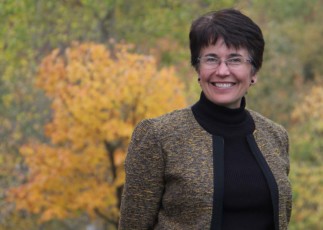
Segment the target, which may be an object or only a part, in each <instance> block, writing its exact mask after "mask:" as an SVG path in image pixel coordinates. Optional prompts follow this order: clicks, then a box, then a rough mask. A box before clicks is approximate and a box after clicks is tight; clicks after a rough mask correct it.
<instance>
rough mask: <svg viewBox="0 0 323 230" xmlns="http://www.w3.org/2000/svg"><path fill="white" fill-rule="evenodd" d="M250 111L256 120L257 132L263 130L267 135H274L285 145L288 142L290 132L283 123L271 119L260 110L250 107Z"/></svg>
mask: <svg viewBox="0 0 323 230" xmlns="http://www.w3.org/2000/svg"><path fill="white" fill-rule="evenodd" d="M248 111H249V113H250V115H251V117H252V118H253V120H254V122H255V126H256V132H261V133H263V134H264V135H265V136H266V137H273V138H275V139H276V140H279V141H280V143H281V144H283V145H285V144H288V133H287V130H286V129H285V128H284V127H283V126H282V125H280V124H278V123H276V122H274V121H272V120H270V119H269V118H267V117H265V116H263V115H261V114H260V113H258V112H255V111H253V110H249V109H248Z"/></svg>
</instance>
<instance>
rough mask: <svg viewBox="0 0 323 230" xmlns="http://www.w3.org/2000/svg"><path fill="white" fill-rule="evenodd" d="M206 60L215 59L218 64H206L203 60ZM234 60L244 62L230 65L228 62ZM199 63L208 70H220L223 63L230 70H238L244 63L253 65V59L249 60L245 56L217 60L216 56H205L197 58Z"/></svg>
mask: <svg viewBox="0 0 323 230" xmlns="http://www.w3.org/2000/svg"><path fill="white" fill-rule="evenodd" d="M205 58H211V59H212V58H213V59H214V60H217V63H214V64H210V63H209V64H207V63H206V62H203V59H205ZM234 59H239V60H242V62H240V63H236V64H234V63H230V62H228V61H230V60H234ZM197 61H198V62H199V63H200V64H204V67H206V69H216V68H218V67H219V66H220V65H221V63H222V62H224V63H225V65H226V66H227V67H228V68H237V67H239V66H241V65H242V64H243V63H250V64H251V65H252V59H248V58H246V57H243V56H234V57H229V58H227V59H225V60H222V59H221V58H217V57H215V56H212V55H205V56H203V57H198V58H197Z"/></svg>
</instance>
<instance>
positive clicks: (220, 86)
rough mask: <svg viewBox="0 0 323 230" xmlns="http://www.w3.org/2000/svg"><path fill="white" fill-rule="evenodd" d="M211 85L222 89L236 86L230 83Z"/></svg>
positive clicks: (214, 83)
mask: <svg viewBox="0 0 323 230" xmlns="http://www.w3.org/2000/svg"><path fill="white" fill-rule="evenodd" d="M211 84H212V85H213V86H215V87H218V88H222V89H226V88H230V87H232V86H234V85H235V84H234V83H228V82H226V83H223V82H222V83H219V82H211Z"/></svg>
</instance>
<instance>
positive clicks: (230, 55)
mask: <svg viewBox="0 0 323 230" xmlns="http://www.w3.org/2000/svg"><path fill="white" fill-rule="evenodd" d="M203 56H206V57H216V58H220V57H219V56H218V55H217V54H216V53H207V54H205V55H203ZM227 57H228V58H232V57H243V55H242V54H239V53H230V54H229V55H228V56H227Z"/></svg>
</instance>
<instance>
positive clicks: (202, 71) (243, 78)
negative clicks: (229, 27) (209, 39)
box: [198, 38, 257, 109]
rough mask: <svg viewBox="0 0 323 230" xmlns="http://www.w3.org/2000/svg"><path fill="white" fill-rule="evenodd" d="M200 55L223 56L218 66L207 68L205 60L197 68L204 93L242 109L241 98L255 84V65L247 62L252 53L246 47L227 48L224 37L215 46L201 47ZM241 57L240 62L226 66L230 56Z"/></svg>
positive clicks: (210, 98) (220, 103)
mask: <svg viewBox="0 0 323 230" xmlns="http://www.w3.org/2000/svg"><path fill="white" fill-rule="evenodd" d="M200 57H202V59H203V57H214V58H217V59H220V60H221V62H220V64H219V65H218V66H217V67H215V68H210V67H206V64H203V60H201V61H200V64H199V67H198V75H199V78H200V80H199V83H200V86H201V88H202V90H203V92H204V94H205V96H206V97H207V98H208V99H209V100H210V101H211V102H213V103H215V104H217V105H221V106H225V107H227V108H231V109H233V108H239V107H240V104H241V99H242V97H243V96H244V95H245V94H246V92H247V90H248V88H249V87H250V85H252V84H254V83H256V81H257V76H256V75H255V74H254V71H253V69H252V65H251V64H250V63H249V62H248V61H246V60H248V59H249V54H248V51H247V49H245V48H239V49H235V48H228V47H227V46H226V44H225V42H224V40H223V39H222V38H219V39H218V40H217V42H216V44H215V45H210V46H207V47H205V48H203V49H202V50H201V53H200ZM233 57H238V58H242V60H244V62H243V63H242V64H240V65H235V66H233V65H232V66H231V65H230V64H229V66H227V64H226V63H225V62H224V60H227V59H228V58H233Z"/></svg>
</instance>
